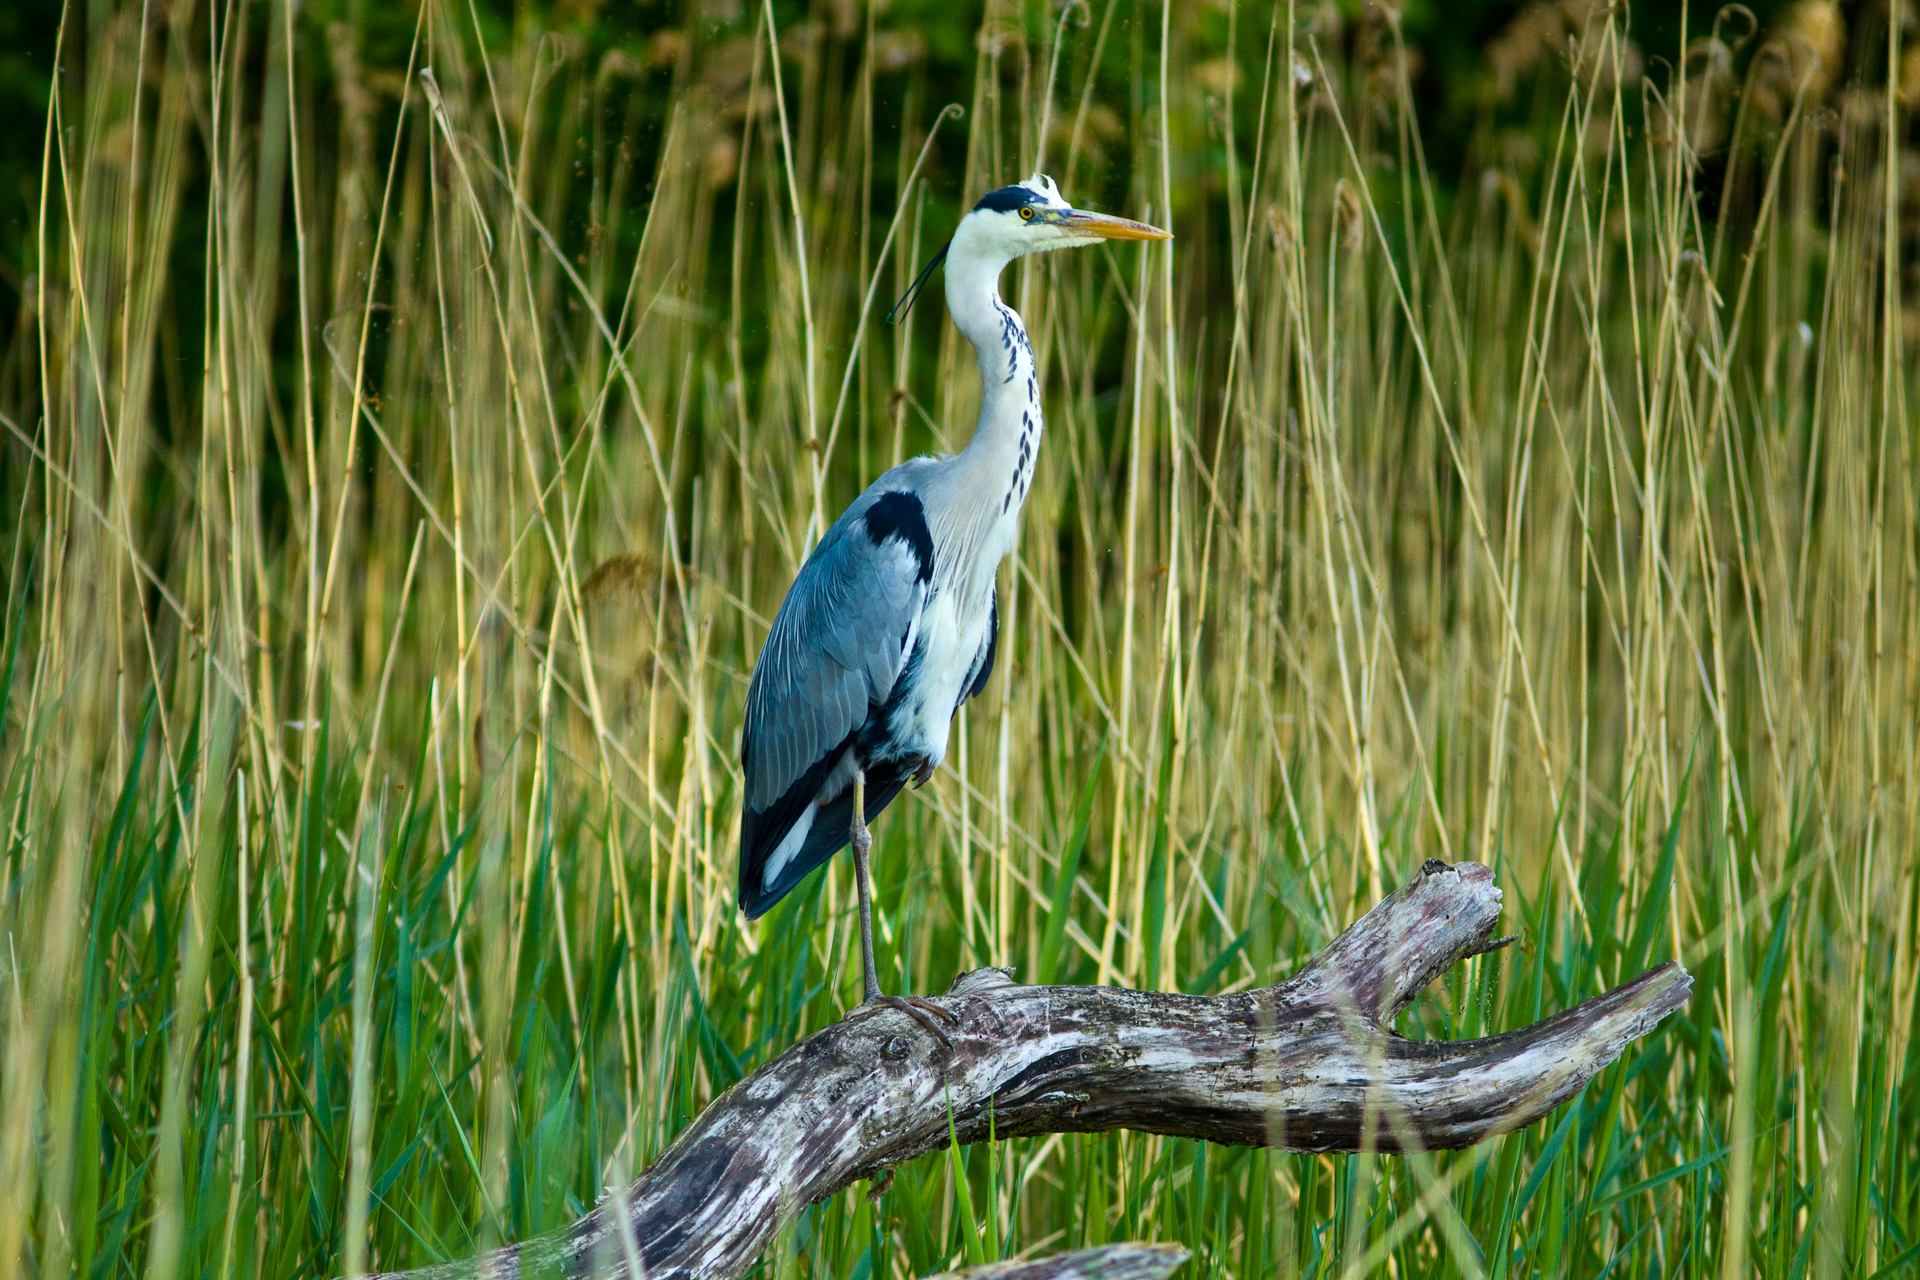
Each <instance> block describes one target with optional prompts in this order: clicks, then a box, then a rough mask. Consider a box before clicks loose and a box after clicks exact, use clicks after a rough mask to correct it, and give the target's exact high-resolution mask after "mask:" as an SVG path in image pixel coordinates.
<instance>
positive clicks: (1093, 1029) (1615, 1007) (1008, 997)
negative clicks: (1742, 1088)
mask: <svg viewBox="0 0 1920 1280" xmlns="http://www.w3.org/2000/svg"><path fill="white" fill-rule="evenodd" d="M1499 914H1500V890H1499V889H1498V888H1497V887H1496V886H1495V884H1494V879H1493V873H1492V872H1491V871H1489V870H1488V869H1487V868H1485V867H1483V866H1479V865H1477V864H1474V863H1459V864H1456V865H1453V866H1448V865H1446V864H1445V863H1440V862H1428V863H1427V864H1426V866H1425V867H1424V868H1423V869H1422V870H1421V872H1420V873H1419V874H1418V875H1416V876H1415V877H1414V878H1413V879H1412V880H1411V881H1410V882H1408V883H1407V884H1405V885H1403V886H1402V887H1401V888H1400V889H1398V890H1397V891H1396V892H1394V893H1393V894H1392V895H1391V896H1389V897H1388V898H1386V899H1385V900H1384V901H1382V902H1381V903H1380V904H1379V905H1378V906H1376V907H1374V909H1373V910H1372V911H1369V912H1368V913H1367V914H1366V915H1365V916H1364V917H1362V918H1361V919H1360V920H1359V921H1357V922H1355V923H1354V925H1353V926H1352V927H1351V928H1349V929H1348V930H1347V931H1346V932H1344V933H1342V934H1341V935H1340V936H1339V937H1338V938H1336V939H1335V940H1334V941H1333V943H1332V944H1331V945H1329V946H1328V947H1327V948H1326V950H1324V951H1322V952H1321V953H1320V954H1319V955H1317V956H1315V957H1314V958H1313V960H1311V961H1310V962H1309V963H1308V964H1307V966H1306V967H1305V968H1304V969H1302V970H1301V971H1300V972H1299V973H1298V974H1296V975H1294V976H1293V977H1292V978H1289V979H1288V980H1286V981H1285V982H1282V983H1280V984H1278V985H1277V986H1273V987H1267V988H1262V989H1260V990H1255V991H1245V992H1239V993H1236V994H1233V995H1225V996H1187V995H1177V994H1172V993H1168V992H1156V991H1130V990H1121V989H1115V988H1107V987H1029V986H1021V985H1019V984H1018V983H1015V982H1014V981H1013V980H1012V978H1011V977H1010V976H1008V975H1007V974H1006V973H1004V972H1002V971H1000V970H995V969H979V970H974V971H973V972H971V973H966V974H962V975H961V976H960V978H959V979H958V980H957V981H955V982H954V984H953V986H952V988H951V989H950V990H949V991H948V992H947V993H946V995H945V996H942V997H940V998H939V1000H940V1003H942V1004H943V1005H945V1006H946V1007H947V1008H949V1009H951V1010H952V1011H953V1012H954V1013H956V1014H957V1015H958V1016H959V1019H960V1024H959V1026H958V1027H957V1028H955V1029H954V1030H953V1032H952V1038H953V1045H952V1048H951V1049H948V1048H945V1047H943V1046H941V1045H940V1043H939V1042H938V1041H936V1040H935V1039H934V1038H933V1037H931V1036H928V1035H927V1034H925V1033H924V1032H922V1031H920V1030H919V1029H918V1028H917V1027H916V1026H915V1025H914V1024H913V1023H912V1022H911V1021H909V1020H908V1018H907V1017H906V1016H905V1015H903V1014H900V1013H897V1012H894V1011H892V1010H889V1009H879V1008H863V1009H858V1010H855V1011H854V1012H853V1013H852V1014H850V1015H849V1016H848V1017H847V1018H846V1019H844V1020H843V1021H841V1022H838V1023H836V1024H834V1025H833V1026H831V1027H828V1028H826V1029H824V1030H822V1031H820V1032H818V1033H817V1034H815V1035H813V1036H810V1037H809V1038H808V1039H806V1040H804V1041H802V1042H801V1043H800V1044H797V1045H795V1046H794V1047H793V1048H791V1049H789V1050H787V1051H786V1052H785V1053H783V1054H781V1055H780V1056H779V1057H777V1058H775V1059H774V1060H773V1061H771V1062H769V1063H767V1064H766V1065H765V1066H763V1067H761V1068H760V1069H759V1070H757V1071H755V1072H754V1073H753V1074H752V1075H750V1076H748V1077H747V1078H746V1079H745V1080H742V1081H741V1082H740V1083H739V1084H737V1085H735V1086H734V1087H733V1088H731V1089H729V1090H728V1091H727V1092H726V1093H724V1094H722V1095H721V1096H720V1097H718V1098H716V1099H715V1100H714V1101H713V1103H712V1105H710V1106H709V1107H708V1108H707V1109H706V1111H705V1112H703V1113H702V1114H701V1115H700V1117H699V1118H698V1119H697V1120H695V1121H694V1123H693V1124H692V1125H691V1126H689V1127H688V1129H687V1130H686V1132H684V1133H682V1134H681V1135H680V1137H679V1138H678V1139H677V1140H676V1141H675V1142H674V1143H673V1145H672V1146H671V1147H669V1148H668V1149H667V1151H666V1152H665V1153H663V1154H662V1155H661V1157H660V1158H659V1159H658V1160H657V1161H655V1162H654V1164H653V1165H652V1167H650V1168H648V1169H647V1170H646V1171H645V1172H644V1173H642V1174H641V1175H640V1176H639V1177H638V1178H636V1179H635V1180H634V1181H633V1182H632V1183H630V1184H629V1185H628V1186H626V1187H625V1188H623V1189H621V1190H620V1191H619V1192H618V1193H616V1194H614V1195H612V1196H610V1197H609V1198H608V1199H606V1200H604V1201H602V1202H601V1203H600V1204H599V1205H598V1206H597V1207H596V1208H595V1209H594V1210H593V1211H592V1212H591V1213H589V1214H588V1215H587V1216H586V1217H584V1218H582V1219H580V1220H579V1221H578V1222H576V1223H574V1224H573V1225H572V1226H570V1227H567V1228H564V1229H562V1230H560V1231H557V1232H553V1233H551V1234H549V1235H546V1236H542V1237H539V1238H538V1239H535V1240H530V1241H527V1242H525V1243H524V1244H520V1245H516V1246H509V1247H508V1248H505V1249H501V1250H497V1251H495V1252H493V1253H490V1254H485V1255H482V1256H481V1257H478V1258H474V1259H470V1260H467V1261H464V1262H459V1263H452V1264H447V1265H445V1266H440V1267H432V1268H427V1269H425V1270H422V1271H416V1272H408V1273H405V1274H406V1275H409V1276H412V1277H414V1278H415V1280H441V1278H442V1277H447V1278H450V1277H454V1276H502V1277H504V1276H529V1275H556V1276H567V1277H582V1276H605V1277H609V1278H611V1277H628V1276H632V1275H635V1274H638V1273H639V1272H640V1271H641V1270H642V1269H644V1273H645V1275H646V1276H647V1277H648V1278H649V1280H732V1278H733V1277H737V1276H740V1275H742V1274H744V1273H745V1271H746V1270H747V1269H748V1267H750V1266H751V1265H752V1264H753V1262H754V1260H755V1259H756V1258H758V1257H759V1255H760V1253H761V1251H762V1250H764V1249H765V1248H766V1247H767V1245H768V1244H769V1242H771V1241H772V1239H773V1237H774V1234H775V1233H776V1232H777V1231H778V1230H779V1228H780V1227H781V1226H782V1225H783V1224H784V1223H786V1222H787V1221H789V1220H790V1219H791V1218H792V1217H793V1216H794V1214H796V1213H797V1212H798V1211H799V1210H800V1209H801V1208H803V1207H804V1206H806V1205H808V1204H812V1203H816V1202H818V1201H820V1200H823V1199H825V1198H826V1197H828V1196H830V1195H832V1194H834V1193H835V1192H836V1191H839V1190H841V1189H842V1188H844V1187H846V1186H848V1185H850V1184H851V1183H854V1182H856V1181H858V1180H860V1179H862V1178H870V1177H875V1176H877V1175H880V1174H882V1173H884V1171H885V1170H887V1169H890V1168H891V1167H893V1166H894V1165H897V1164H899V1163H901V1162H902V1161H905V1160H911V1159H913V1158H914V1157H915V1156H919V1155H922V1154H924V1153H925V1152H928V1151H931V1150H934V1149H935V1148H937V1147H944V1146H945V1145H947V1140H948V1136H947V1135H948V1123H949V1107H951V1116H952V1124H953V1126H954V1129H955V1131H956V1132H957V1133H958V1135H959V1138H960V1141H962V1142H980V1141H985V1140H987V1138H988V1136H989V1126H990V1125H991V1129H992V1133H993V1135H994V1136H997V1137H1001V1138H1006V1137H1014V1136H1021V1135H1029V1134H1041V1133H1095V1132H1100V1131H1104V1130H1109V1129H1134V1130H1139V1131H1142V1132H1147V1133H1158V1134H1166V1135H1170V1136H1175V1137H1183V1138H1204V1139H1206V1140H1208V1141H1212V1142H1220V1143H1228V1144H1233V1145H1241V1146H1249V1145H1251V1146H1274V1147H1286V1148H1290V1149H1293V1150H1302V1151H1341V1150H1356V1149H1359V1148H1360V1147H1361V1146H1362V1144H1363V1142H1364V1143H1366V1144H1368V1145H1371V1146H1372V1147H1373V1148H1374V1149H1377V1150H1381V1151H1400V1150H1406V1149H1410V1148H1416V1147H1418V1148H1426V1149H1434V1148H1458V1147H1466V1146H1471V1145H1472V1144H1474V1143H1476V1142H1480V1141H1482V1140H1484V1139H1486V1138H1488V1137H1491V1136H1493V1135H1494V1134H1497V1133H1502V1132H1505V1131H1507V1130H1511V1129H1515V1128H1519V1127H1521V1126H1524V1125H1528V1124H1531V1123H1533V1122H1534V1121H1535V1120H1538V1119H1539V1118H1540V1117H1542V1116H1544V1115H1545V1114H1546V1113H1547V1112H1548V1111H1550V1110H1551V1109H1552V1108H1554V1107H1555V1106H1557V1105H1558V1104H1560V1103H1561V1102H1563V1101H1565V1100H1566V1099H1568V1098H1569V1097H1571V1096H1572V1095H1573V1094H1574V1093H1575V1092H1576V1091H1578V1090H1579V1088H1580V1087H1581V1086H1582V1085H1583V1084H1585V1083H1586V1082H1587V1081H1588V1080H1589V1079H1591V1078H1592V1077H1593V1075H1594V1074H1595V1073H1596V1072H1598V1071H1599V1070H1600V1069H1601V1068H1602V1067H1604V1066H1605V1065H1606V1064H1607V1063H1609V1062H1611V1061H1612V1060H1613V1059H1614V1058H1615V1057H1617V1056H1618V1055H1619V1053H1620V1051H1621V1049H1622V1048H1623V1047H1624V1046H1625V1045H1626V1044H1627V1042H1628V1041H1630V1040H1632V1039H1634V1038H1635V1037H1637V1036H1641V1035H1644V1034H1646V1033H1647V1032H1648V1031H1650V1030H1652V1029H1653V1027H1654V1026H1655V1024H1657V1023H1658V1022H1659V1021H1660V1020H1661V1019H1662V1018H1664V1017H1665V1016H1666V1015H1667V1014H1669V1013H1671V1012H1672V1011H1674V1010H1675V1009H1678V1008H1679V1007H1680V1006H1681V1005H1683V1004H1684V1003H1685V1002H1686V999H1687V993H1688V991H1689V990H1690V988H1691V986H1692V979H1691V978H1689V977H1688V975H1687V973H1686V971H1685V970H1684V969H1682V968H1681V967H1680V966H1679V965H1678V964H1674V963H1668V964H1664V965H1661V966H1660V967H1659V968H1656V969H1653V970H1650V971H1649V972H1647V973H1645V974H1642V975H1641V976H1640V977H1638V978H1636V979H1634V980H1633V981H1632V982H1629V983H1627V984H1626V985H1625V986H1623V987H1620V988H1617V989H1616V990H1614V991H1610V992H1608V993H1607V994H1605V995H1603V996H1599V997H1596V998H1595V999H1592V1000H1589V1001H1587V1002H1586V1003H1584V1004H1582V1005H1580V1006H1579V1007H1578V1008H1575V1009H1571V1010H1568V1011H1567V1012H1565V1013H1561V1014H1558V1015H1556V1016H1554V1017H1551V1018H1548V1019H1546V1020H1544V1021H1542V1022H1538V1023H1535V1024H1534V1025H1532V1026H1530V1027H1526V1028H1524V1029H1522V1030H1519V1031H1512V1032H1508V1033H1506V1034H1504V1035H1498V1036H1490V1037H1488V1038H1486V1039H1482V1040H1466V1041H1443V1042H1431V1041H1415V1040H1408V1039H1406V1038H1404V1037H1402V1036H1400V1035H1398V1034H1396V1033H1395V1032H1394V1031H1393V1030H1392V1023H1393V1020H1394V1019H1395V1017H1396V1016H1397V1015H1398V1014H1399V1013H1400V1012H1401V1011H1402V1010H1404V1009H1405V1008H1406V1006H1407V1005H1408V1004H1410V1003H1411V1002H1412V1000H1413V998H1414V997H1415V996H1416V995H1417V994H1418V993H1419V992H1420V990H1421V988H1423V987H1425V986H1426V985H1427V984H1428V983H1429V982H1431V981H1432V980H1433V979H1434V978H1436V977H1438V976H1439V975H1440V974H1442V973H1444V972H1445V971H1446V970H1447V969H1448V968H1449V967H1451V966H1452V965H1454V964H1456V963H1458V962H1459V961H1460V960H1462V959H1464V958H1466V957H1468V956H1471V955H1475V954H1478V953H1480V952H1483V951H1486V950H1490V949H1492V948H1494V947H1497V946H1500V945H1503V944H1504V942H1505V941H1507V940H1506V939H1500V940H1495V939H1494V937H1493V931H1494V926H1495V923H1496V922H1497V920H1498V918H1499ZM989 1113H991V1120H990V1119H989ZM636 1264H638V1265H636Z"/></svg>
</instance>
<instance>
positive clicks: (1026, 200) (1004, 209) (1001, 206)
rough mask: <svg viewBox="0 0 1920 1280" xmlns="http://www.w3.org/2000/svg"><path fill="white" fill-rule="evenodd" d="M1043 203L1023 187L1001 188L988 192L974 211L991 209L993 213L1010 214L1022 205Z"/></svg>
mask: <svg viewBox="0 0 1920 1280" xmlns="http://www.w3.org/2000/svg"><path fill="white" fill-rule="evenodd" d="M1042 203H1044V201H1042V200H1041V198H1040V197H1039V196H1038V195H1036V194H1034V193H1033V192H1032V191H1029V190H1028V189H1027V188H1025V187H1002V188H1000V189H999V190H998V191H989V192H987V194H985V195H983V196H981V197H980V203H979V204H976V205H975V206H973V207H974V208H975V209H991V210H993V211H994V212H995V213H1012V212H1013V211H1014V210H1015V209H1018V208H1020V207H1021V206H1022V205H1029V204H1042Z"/></svg>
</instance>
